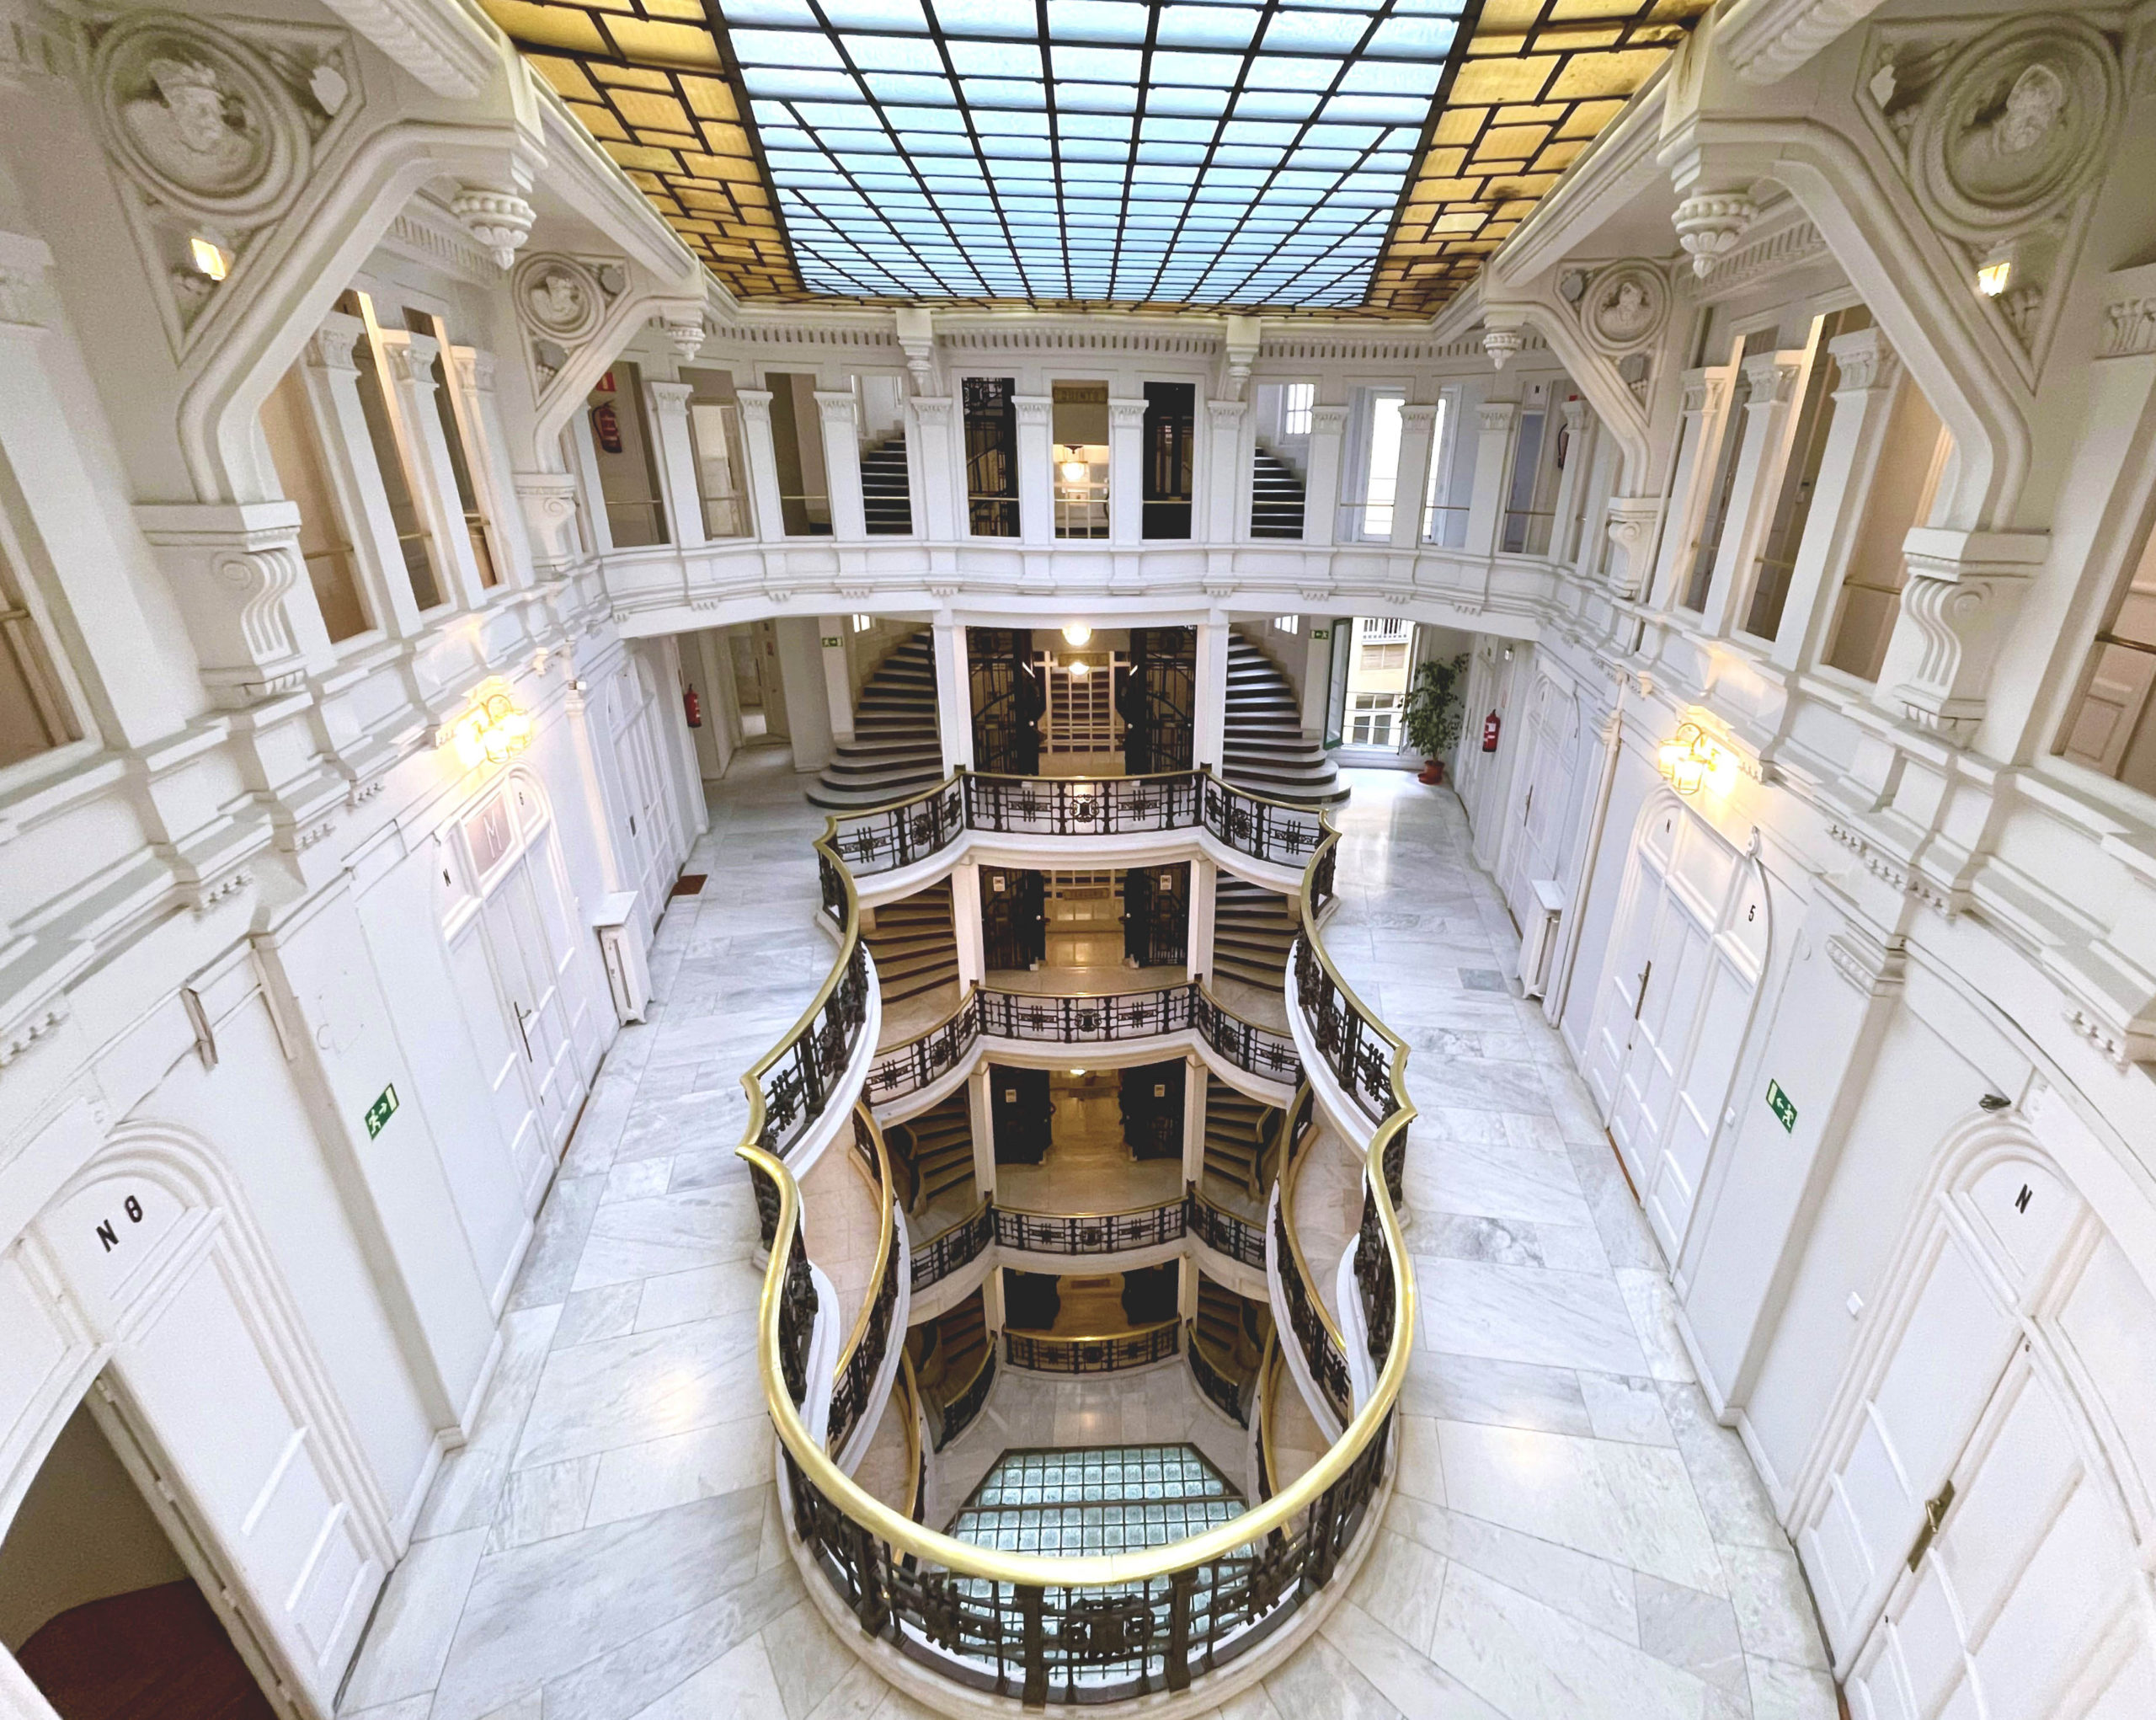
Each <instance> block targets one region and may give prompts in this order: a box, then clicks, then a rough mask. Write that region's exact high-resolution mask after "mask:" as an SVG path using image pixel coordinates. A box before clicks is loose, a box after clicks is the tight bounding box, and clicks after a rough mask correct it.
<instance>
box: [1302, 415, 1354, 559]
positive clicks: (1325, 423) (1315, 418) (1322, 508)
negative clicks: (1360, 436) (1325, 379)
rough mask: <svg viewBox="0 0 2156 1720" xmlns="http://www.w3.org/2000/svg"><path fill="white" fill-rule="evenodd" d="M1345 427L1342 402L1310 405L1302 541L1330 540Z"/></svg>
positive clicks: (1337, 511) (1337, 508)
mask: <svg viewBox="0 0 2156 1720" xmlns="http://www.w3.org/2000/svg"><path fill="white" fill-rule="evenodd" d="M1347 430H1348V409H1347V408H1346V407H1344V406H1313V407H1312V408H1311V409H1310V469H1309V471H1308V473H1305V478H1304V483H1303V542H1305V543H1330V542H1332V540H1333V535H1334V529H1335V527H1336V526H1337V525H1338V523H1339V518H1340V451H1341V441H1342V437H1343V436H1344V435H1346V433H1347Z"/></svg>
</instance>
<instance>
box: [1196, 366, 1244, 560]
mask: <svg viewBox="0 0 2156 1720" xmlns="http://www.w3.org/2000/svg"><path fill="white" fill-rule="evenodd" d="M1250 423H1251V410H1250V403H1249V402H1248V401H1246V400H1208V401H1207V402H1206V403H1205V430H1206V436H1205V462H1204V467H1203V478H1202V479H1201V482H1202V483H1203V490H1202V491H1201V492H1200V494H1198V498H1197V501H1196V504H1195V505H1194V506H1193V508H1192V510H1191V513H1192V515H1193V519H1194V520H1195V521H1197V524H1196V525H1195V526H1194V528H1193V529H1195V530H1197V531H1202V532H1203V534H1204V536H1205V539H1206V541H1207V542H1209V543H1234V542H1241V540H1242V539H1243V538H1245V537H1247V536H1248V535H1249V532H1250V473H1251V465H1252V463H1253V462H1252V460H1251V441H1250V438H1251V428H1250Z"/></svg>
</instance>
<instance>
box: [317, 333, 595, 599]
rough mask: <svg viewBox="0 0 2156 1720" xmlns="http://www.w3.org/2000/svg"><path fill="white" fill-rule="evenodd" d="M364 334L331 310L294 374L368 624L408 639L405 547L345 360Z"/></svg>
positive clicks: (354, 375) (352, 368) (354, 374)
mask: <svg viewBox="0 0 2156 1720" xmlns="http://www.w3.org/2000/svg"><path fill="white" fill-rule="evenodd" d="M364 339H366V323H362V322H361V321H360V319H359V318H357V317H348V316H346V315H345V314H344V312H341V311H332V312H330V313H329V314H328V316H327V317H325V318H323V319H322V326H321V328H319V329H317V330H316V331H315V333H314V336H313V338H312V339H310V340H309V341H308V342H307V350H306V352H305V354H304V355H302V358H301V361H300V378H301V380H302V382H304V383H305V385H306V387H307V403H308V404H309V406H311V407H312V409H313V411H314V415H315V422H316V423H317V424H318V425H319V426H320V427H321V430H322V437H321V443H322V457H323V466H324V467H325V468H326V475H327V477H328V480H329V488H330V491H331V493H332V494H334V496H335V498H336V500H337V511H338V514H339V516H340V517H341V518H342V520H343V521H344V530H345V531H346V532H347V533H348V534H349V536H350V541H351V545H352V557H353V560H354V561H355V564H357V567H358V571H359V576H360V580H361V582H362V583H363V584H364V585H366V590H367V607H368V608H369V609H370V610H371V612H373V615H374V618H375V624H376V626H377V627H379V628H381V629H382V631H383V632H384V633H387V634H388V635H389V636H390V637H391V638H410V637H411V636H412V635H413V634H414V633H418V632H419V629H420V628H421V626H422V625H423V623H422V622H420V620H419V602H418V601H417V600H416V599H415V598H414V596H413V595H412V576H411V574H410V573H409V572H408V571H407V570H406V569H405V566H404V552H403V548H402V547H401V546H400V545H399V544H398V541H397V521H395V520H394V519H392V517H391V516H390V512H389V497H388V494H387V491H385V490H384V489H383V488H382V471H381V468H380V467H379V466H377V465H376V462H375V457H374V443H373V442H372V441H371V440H370V439H369V437H368V435H367V419H366V409H365V408H364V407H362V406H361V405H360V371H359V366H357V365H356V364H355V363H354V362H353V360H352V346H353V343H354V342H355V341H359V340H364ZM563 481H564V482H566V483H569V484H570V486H571V489H570V499H569V528H570V537H571V542H572V543H574V530H575V523H576V521H575V496H574V480H573V479H569V478H568V476H567V474H566V473H564V474H563ZM520 493H521V484H520ZM548 523H549V524H550V525H553V524H554V522H552V521H549V522H548ZM556 529H557V530H558V526H557V527H556ZM550 553H552V549H551V544H550ZM571 553H574V551H572V552H571ZM564 559H566V557H565V558H564Z"/></svg>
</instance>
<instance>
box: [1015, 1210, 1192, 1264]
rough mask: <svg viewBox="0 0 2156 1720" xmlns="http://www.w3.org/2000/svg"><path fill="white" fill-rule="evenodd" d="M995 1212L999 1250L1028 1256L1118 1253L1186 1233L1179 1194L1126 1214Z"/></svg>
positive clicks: (1176, 1239) (1155, 1244) (1177, 1237)
mask: <svg viewBox="0 0 2156 1720" xmlns="http://www.w3.org/2000/svg"><path fill="white" fill-rule="evenodd" d="M1183 1218H1184V1205H1183V1201H1182V1198H1181V1197H1180V1196H1178V1197H1177V1199H1173V1200H1170V1201H1166V1202H1163V1203H1162V1204H1161V1205H1158V1206H1138V1207H1133V1208H1131V1209H1130V1210H1129V1211H1127V1212H1104V1213H1054V1212H1017V1211H1014V1210H1011V1208H1009V1207H1007V1206H999V1207H996V1208H995V1241H996V1243H997V1246H999V1247H1005V1248H1016V1249H1017V1250H1019V1251H1020V1252H1021V1253H1027V1254H1119V1253H1123V1251H1124V1250H1125V1249H1127V1248H1150V1247H1156V1246H1157V1245H1159V1244H1160V1243H1162V1242H1180V1241H1181V1240H1182V1234H1183Z"/></svg>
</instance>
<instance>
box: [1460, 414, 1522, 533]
mask: <svg viewBox="0 0 2156 1720" xmlns="http://www.w3.org/2000/svg"><path fill="white" fill-rule="evenodd" d="M1518 423H1519V402H1518V401H1517V400H1485V401H1484V402H1483V403H1481V405H1480V406H1478V407H1476V409H1475V427H1476V440H1475V488H1474V490H1473V492H1472V493H1471V494H1470V495H1469V497H1468V501H1467V542H1466V543H1465V545H1464V546H1463V551H1464V553H1465V554H1468V555H1471V556H1484V555H1495V554H1496V553H1497V530H1498V527H1499V526H1502V524H1503V522H1504V516H1505V478H1506V475H1507V474H1508V472H1509V471H1510V469H1511V465H1512V451H1513V430H1514V428H1515V427H1516V426H1517V425H1518Z"/></svg>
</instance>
